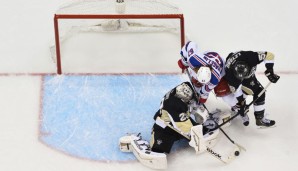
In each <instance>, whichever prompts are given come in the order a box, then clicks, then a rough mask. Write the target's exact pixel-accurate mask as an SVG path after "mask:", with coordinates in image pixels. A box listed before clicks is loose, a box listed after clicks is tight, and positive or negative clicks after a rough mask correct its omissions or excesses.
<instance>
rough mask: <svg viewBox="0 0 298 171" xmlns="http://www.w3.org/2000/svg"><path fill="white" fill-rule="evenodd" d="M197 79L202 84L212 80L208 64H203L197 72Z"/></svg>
mask: <svg viewBox="0 0 298 171" xmlns="http://www.w3.org/2000/svg"><path fill="white" fill-rule="evenodd" d="M197 79H198V81H199V82H200V83H201V84H207V83H209V82H210V80H211V70H210V68H209V67H207V66H202V67H200V68H199V70H198V72H197Z"/></svg>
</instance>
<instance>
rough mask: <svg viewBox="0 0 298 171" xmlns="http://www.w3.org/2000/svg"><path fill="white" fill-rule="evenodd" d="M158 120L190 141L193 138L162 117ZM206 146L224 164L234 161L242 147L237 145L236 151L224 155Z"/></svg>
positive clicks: (209, 152)
mask: <svg viewBox="0 0 298 171" xmlns="http://www.w3.org/2000/svg"><path fill="white" fill-rule="evenodd" d="M157 120H159V121H160V122H163V123H164V124H165V125H166V127H168V128H170V129H172V130H174V131H175V132H177V133H178V134H180V135H182V136H183V137H184V138H186V139H187V140H189V141H190V140H191V137H190V136H188V135H185V134H184V133H183V132H182V131H180V130H178V129H176V128H174V127H173V126H172V125H170V124H169V123H167V122H165V121H163V120H162V119H161V118H160V117H157ZM206 147H207V148H206V151H207V152H208V154H210V155H211V156H213V157H215V158H216V159H218V160H220V161H221V162H223V163H224V164H228V163H230V162H232V161H233V160H234V159H235V157H236V156H238V155H239V154H240V150H241V149H239V148H238V147H236V148H235V149H234V151H232V152H230V154H229V155H227V156H224V155H222V154H221V153H219V152H217V151H215V150H213V149H212V148H210V147H208V146H207V145H206Z"/></svg>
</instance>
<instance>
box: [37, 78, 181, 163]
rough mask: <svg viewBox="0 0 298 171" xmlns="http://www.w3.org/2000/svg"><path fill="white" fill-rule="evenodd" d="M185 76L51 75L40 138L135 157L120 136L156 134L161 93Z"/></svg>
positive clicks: (80, 152) (83, 154) (69, 149)
mask: <svg viewBox="0 0 298 171" xmlns="http://www.w3.org/2000/svg"><path fill="white" fill-rule="evenodd" d="M182 81H183V77H181V75H173V74H169V75H165V74H163V75H149V74H137V75H96V76H92V75H88V76H78V75H73V76H45V78H44V85H43V89H44V91H43V93H44V94H43V99H42V102H43V104H42V111H41V113H42V114H41V124H40V125H41V126H40V135H41V136H40V140H41V142H43V143H45V144H46V145H47V146H50V147H51V148H54V149H56V150H58V151H61V152H63V153H65V154H68V155H70V156H74V157H77V158H83V159H88V160H95V161H104V162H110V161H124V162H125V161H132V160H135V157H134V156H133V155H132V154H125V153H122V152H121V151H120V150H119V148H118V140H119V138H120V137H121V136H123V135H125V134H126V133H137V132H141V133H142V135H143V137H144V139H147V140H150V136H151V135H150V133H151V127H152V125H153V123H154V120H153V116H154V114H155V112H156V110H157V109H158V108H159V105H160V104H159V103H160V99H161V98H162V96H163V95H164V94H165V93H166V92H167V91H169V90H170V89H172V88H173V87H174V86H176V85H178V84H179V83H181V82H182ZM178 149H179V147H178Z"/></svg>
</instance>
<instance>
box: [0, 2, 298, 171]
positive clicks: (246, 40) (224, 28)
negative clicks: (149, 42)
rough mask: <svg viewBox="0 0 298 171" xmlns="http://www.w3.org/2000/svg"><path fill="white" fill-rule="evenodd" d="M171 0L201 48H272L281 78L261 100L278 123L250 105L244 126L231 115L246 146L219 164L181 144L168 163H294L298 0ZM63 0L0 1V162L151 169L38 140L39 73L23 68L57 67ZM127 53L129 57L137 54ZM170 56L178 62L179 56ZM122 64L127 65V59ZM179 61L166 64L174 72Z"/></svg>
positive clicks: (275, 169)
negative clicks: (57, 23) (87, 156)
mask: <svg viewBox="0 0 298 171" xmlns="http://www.w3.org/2000/svg"><path fill="white" fill-rule="evenodd" d="M175 2H176V3H177V4H179V5H180V6H181V8H182V10H183V12H184V14H185V24H186V33H187V35H188V37H189V38H190V39H191V40H194V41H196V42H198V43H199V45H200V47H201V48H202V49H204V50H214V51H217V52H219V53H220V54H221V55H222V56H226V55H227V54H228V53H229V52H230V51H236V50H242V49H243V50H267V51H272V52H273V53H274V54H275V55H276V65H275V67H276V71H277V72H278V73H280V75H281V79H280V81H279V82H278V83H277V84H276V85H271V86H270V87H269V90H268V93H267V105H266V106H267V109H268V112H269V113H270V118H273V119H275V120H276V121H277V127H276V128H274V129H267V130H258V129H256V127H255V126H254V123H253V115H252V112H250V114H249V115H250V116H251V119H252V123H251V125H250V126H249V127H247V128H244V127H241V125H240V123H239V122H236V124H238V125H236V126H239V129H237V130H230V131H229V134H231V136H232V138H233V139H234V140H235V141H236V142H238V143H240V144H242V145H244V146H245V147H246V149H247V152H246V153H243V154H241V155H240V157H239V158H238V159H237V160H235V161H234V162H233V163H231V164H230V165H227V166H223V165H222V164H221V163H218V162H217V161H216V160H215V159H213V158H212V157H211V156H209V155H207V154H203V155H201V156H195V157H194V155H193V151H189V150H187V151H182V152H181V153H179V154H176V155H172V156H171V157H170V158H169V170H177V171H178V170H182V169H184V170H214V171H221V170H231V171H239V170H245V171H246V170H247V171H249V170H271V171H279V170H296V169H297V168H298V164H297V159H298V157H297V152H298V149H297V143H298V142H297V141H298V134H297V132H296V130H297V129H298V126H297V121H298V116H297V109H296V101H295V100H296V99H297V95H296V94H297V93H296V88H297V86H298V79H297V73H298V67H297V63H296V62H298V60H297V57H296V53H297V50H296V49H297V44H298V42H297V40H298V32H297V30H298V22H297V21H298V17H297V16H298V12H297V9H296V8H297V6H298V1H294V0H284V1H278V0H264V1H260V0H250V1H243V0H241V1H239V0H225V1H222V0H208V1H207V0H185V1H183V2H182V1H178V0H176V1H175ZM60 4H61V1H58V0H54V1H37V0H29V1H15V0H12V1H4V2H2V3H1V6H0V14H1V15H0V20H1V23H2V24H1V26H2V27H1V32H0V37H1V41H0V73H1V76H0V94H1V99H0V116H1V119H0V130H1V131H0V154H1V156H0V170H5V171H19V170H23V171H27V170H28V171H32V170H36V171H37V170H43V171H66V170H72V171H81V170H82V171H83V170H84V171H86V170H88V171H93V170H94V171H98V170H111V171H118V170H149V169H147V168H145V167H143V166H142V165H140V164H139V163H126V164H123V163H113V164H111V163H98V162H92V161H88V160H82V159H77V158H72V157H69V156H67V155H65V154H63V153H60V152H57V151H54V150H52V149H50V148H48V147H46V146H45V145H43V144H41V143H40V142H39V141H38V128H39V113H40V111H39V109H40V89H41V77H40V76H38V75H37V76H32V74H29V75H23V74H24V73H25V74H26V73H55V72H56V70H55V65H54V64H53V63H52V61H51V57H50V52H49V46H50V43H51V42H52V40H53V35H54V34H53V33H54V31H53V14H54V12H55V10H56V9H57V8H58V6H59V5H60ZM107 41H108V40H107ZM178 53H179V52H178ZM124 57H125V58H128V59H129V61H133V57H134V56H124ZM103 60H104V59H103ZM170 60H174V63H175V62H176V58H174V59H173V57H171V58H170ZM152 62H155V61H152ZM124 64H125V65H127V66H129V65H130V63H129V62H128V63H124ZM153 64H154V63H153ZM153 64H152V65H153ZM176 67H177V66H176V65H173V66H172V68H171V66H169V68H168V69H169V71H170V72H172V71H176V69H177V68H176ZM154 69H155V68H152V70H154ZM260 71H261V70H260ZM135 72H139V71H138V70H136V71H135ZM162 72H164V71H162ZM19 73H21V75H18V74H19ZM14 74H17V75H14ZM260 81H261V82H262V83H263V84H264V85H265V84H266V82H267V80H266V78H264V76H263V75H260Z"/></svg>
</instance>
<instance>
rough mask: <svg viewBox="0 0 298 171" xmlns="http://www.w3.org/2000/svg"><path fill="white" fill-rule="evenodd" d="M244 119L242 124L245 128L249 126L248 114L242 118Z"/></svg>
mask: <svg viewBox="0 0 298 171" xmlns="http://www.w3.org/2000/svg"><path fill="white" fill-rule="evenodd" d="M241 119H242V123H243V125H244V126H248V125H249V117H248V115H247V114H245V115H244V116H241Z"/></svg>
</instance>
